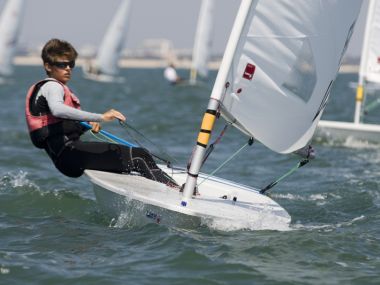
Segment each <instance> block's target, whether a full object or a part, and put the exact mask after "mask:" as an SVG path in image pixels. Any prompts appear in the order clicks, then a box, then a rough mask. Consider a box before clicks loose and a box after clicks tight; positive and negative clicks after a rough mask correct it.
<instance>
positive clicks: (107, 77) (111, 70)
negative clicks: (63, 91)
mask: <svg viewBox="0 0 380 285" xmlns="http://www.w3.org/2000/svg"><path fill="white" fill-rule="evenodd" d="M130 2H131V1H130V0H122V1H121V3H120V6H119V7H118V9H117V12H116V14H115V16H114V17H113V19H112V21H111V23H110V25H109V26H108V29H107V32H106V34H105V36H104V38H103V40H102V43H101V45H100V47H99V50H98V53H97V56H96V59H95V61H94V62H89V63H87V64H84V66H83V74H84V77H85V78H87V79H91V80H95V81H101V82H114V83H115V82H120V83H121V82H123V81H124V80H123V79H124V78H123V77H120V76H118V72H119V68H118V61H119V59H120V56H121V52H122V48H123V45H124V42H125V37H126V33H127V27H128V19H129V14H130Z"/></svg>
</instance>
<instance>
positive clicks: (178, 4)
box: [0, 0, 368, 56]
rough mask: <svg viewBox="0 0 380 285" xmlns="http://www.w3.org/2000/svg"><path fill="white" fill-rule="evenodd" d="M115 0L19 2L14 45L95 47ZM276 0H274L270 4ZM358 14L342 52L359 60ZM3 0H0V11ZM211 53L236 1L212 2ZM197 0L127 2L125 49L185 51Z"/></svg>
mask: <svg viewBox="0 0 380 285" xmlns="http://www.w3.org/2000/svg"><path fill="white" fill-rule="evenodd" d="M120 1H121V0H25V4H26V9H25V14H24V21H23V23H22V27H21V34H20V39H19V43H20V44H21V45H23V46H30V47H37V46H40V45H42V44H44V43H45V42H46V41H47V40H49V39H50V38H53V37H57V38H62V39H65V40H67V41H69V42H71V43H72V44H73V45H74V46H75V47H77V48H80V47H83V46H85V45H95V46H98V45H99V44H100V42H101V40H102V37H103V35H104V33H105V30H106V28H107V25H108V23H109V22H110V21H111V19H112V16H113V14H114V13H115V11H116V10H117V8H118V5H119V4H120ZM272 1H276V0H272ZM357 1H362V2H363V5H362V9H361V13H360V16H359V19H358V22H357V24H356V27H355V31H354V34H353V37H352V40H351V43H350V46H349V48H348V50H347V54H348V55H351V56H360V51H361V46H362V40H363V30H364V24H365V16H366V11H367V6H368V0H357ZM5 2H6V1H5V0H0V9H2V8H3V6H4V3H5ZM216 2H217V5H216V18H215V27H214V35H213V45H212V52H214V53H221V52H223V50H224V48H225V45H226V43H227V40H228V36H229V33H230V31H231V27H232V24H233V21H234V19H235V15H236V12H237V10H238V8H239V4H240V1H239V0H216ZM200 4H201V0H132V10H131V19H130V22H129V28H128V34H127V39H126V48H132V49H133V48H137V47H139V46H141V44H142V42H143V40H144V39H152V38H153V39H160V38H164V39H169V40H171V41H172V43H173V46H174V48H176V49H182V48H188V49H191V48H192V45H193V41H194V34H195V29H196V21H197V17H198V12H199V8H200Z"/></svg>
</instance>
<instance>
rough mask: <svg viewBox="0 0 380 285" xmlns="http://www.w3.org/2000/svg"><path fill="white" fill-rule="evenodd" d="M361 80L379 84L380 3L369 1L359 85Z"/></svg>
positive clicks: (373, 0) (374, 0) (375, 0)
mask: <svg viewBox="0 0 380 285" xmlns="http://www.w3.org/2000/svg"><path fill="white" fill-rule="evenodd" d="M363 79H364V80H366V81H370V82H375V83H380V1H378V0H370V3H369V5H368V13H367V21H366V27H365V33H364V43H363V49H362V55H361V61H360V71H359V84H362V83H363Z"/></svg>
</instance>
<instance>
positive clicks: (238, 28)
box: [181, 0, 253, 206]
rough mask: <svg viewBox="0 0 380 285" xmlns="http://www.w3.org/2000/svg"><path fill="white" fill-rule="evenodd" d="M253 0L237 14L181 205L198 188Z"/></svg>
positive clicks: (183, 204) (243, 2)
mask: <svg viewBox="0 0 380 285" xmlns="http://www.w3.org/2000/svg"><path fill="white" fill-rule="evenodd" d="M252 3H253V0H242V1H241V4H240V8H239V11H238V13H237V16H236V19H235V22H234V25H233V28H232V31H231V35H230V38H229V40H228V43H227V46H226V50H225V53H224V56H223V60H222V63H221V65H220V68H219V72H218V75H217V77H216V80H215V84H214V88H213V90H212V92H211V96H210V101H209V103H208V106H207V110H206V112H205V113H204V116H203V120H202V124H201V129H200V131H199V134H198V139H197V145H196V147H195V151H194V154H193V158H192V160H191V164H190V168H189V170H188V174H187V179H186V184H185V187H184V189H183V196H182V201H181V205H182V206H187V203H188V201H189V199H190V198H191V196H192V194H193V191H194V188H195V187H196V183H197V178H198V174H199V170H200V168H201V164H202V160H203V157H204V154H205V151H206V148H207V145H208V142H209V139H210V137H211V132H212V129H213V127H214V123H215V119H216V113H217V109H218V106H219V101H220V99H221V96H222V93H223V90H224V88H225V87H224V86H225V83H226V80H227V77H228V72H229V70H230V66H231V64H232V61H233V58H234V54H235V51H236V47H237V45H238V43H239V40H240V35H241V33H242V31H243V28H244V25H245V22H246V19H247V16H248V14H249V11H250V9H251V6H252Z"/></svg>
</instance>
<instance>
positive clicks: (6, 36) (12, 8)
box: [0, 0, 24, 76]
mask: <svg viewBox="0 0 380 285" xmlns="http://www.w3.org/2000/svg"><path fill="white" fill-rule="evenodd" d="M23 12H24V0H8V1H7V3H6V5H5V7H4V9H3V12H2V13H1V16H0V74H1V75H4V76H7V75H11V74H12V72H13V57H14V52H15V49H16V44H17V40H18V36H19V33H20V26H21V20H22V19H23Z"/></svg>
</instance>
